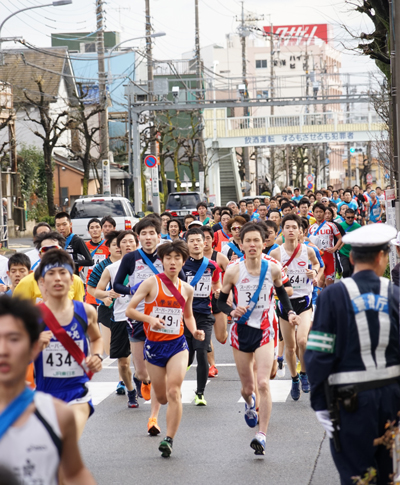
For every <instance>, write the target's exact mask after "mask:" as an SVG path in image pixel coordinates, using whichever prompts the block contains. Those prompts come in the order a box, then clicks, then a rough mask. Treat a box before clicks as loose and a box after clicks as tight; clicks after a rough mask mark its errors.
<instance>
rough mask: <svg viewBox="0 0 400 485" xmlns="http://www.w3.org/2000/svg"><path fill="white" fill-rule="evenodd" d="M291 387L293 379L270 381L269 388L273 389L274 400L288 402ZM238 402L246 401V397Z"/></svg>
mask: <svg viewBox="0 0 400 485" xmlns="http://www.w3.org/2000/svg"><path fill="white" fill-rule="evenodd" d="M291 387H292V381H291V380H284V381H270V383H269V388H270V390H271V397H272V402H286V399H287V398H288V395H289V392H290V389H291ZM238 402H240V403H244V399H243V398H242V397H241V398H240V399H239V401H238Z"/></svg>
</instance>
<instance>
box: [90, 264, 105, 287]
mask: <svg viewBox="0 0 400 485" xmlns="http://www.w3.org/2000/svg"><path fill="white" fill-rule="evenodd" d="M98 266H100V265H99V264H97V265H96V266H95V267H94V269H93V271H92V272H91V273H90V277H89V280H88V282H87V285H88V286H91V287H92V288H96V287H97V285H98V284H99V281H100V278H101V275H102V274H103V271H104V268H105V266H102V268H101V270H100V268H98Z"/></svg>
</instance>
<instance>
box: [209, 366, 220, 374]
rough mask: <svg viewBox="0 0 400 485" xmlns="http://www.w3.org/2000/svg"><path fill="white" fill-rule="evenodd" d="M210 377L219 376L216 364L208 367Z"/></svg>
mask: <svg viewBox="0 0 400 485" xmlns="http://www.w3.org/2000/svg"><path fill="white" fill-rule="evenodd" d="M208 377H218V369H217V368H216V367H215V365H212V366H210V368H209V369H208Z"/></svg>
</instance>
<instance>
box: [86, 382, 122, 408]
mask: <svg viewBox="0 0 400 485" xmlns="http://www.w3.org/2000/svg"><path fill="white" fill-rule="evenodd" d="M116 387H117V382H115V381H113V382H89V389H90V392H91V393H92V401H93V404H94V405H95V406H97V405H98V404H100V403H101V402H102V401H104V399H107V397H108V396H110V395H111V394H113V393H114V392H115V389H116Z"/></svg>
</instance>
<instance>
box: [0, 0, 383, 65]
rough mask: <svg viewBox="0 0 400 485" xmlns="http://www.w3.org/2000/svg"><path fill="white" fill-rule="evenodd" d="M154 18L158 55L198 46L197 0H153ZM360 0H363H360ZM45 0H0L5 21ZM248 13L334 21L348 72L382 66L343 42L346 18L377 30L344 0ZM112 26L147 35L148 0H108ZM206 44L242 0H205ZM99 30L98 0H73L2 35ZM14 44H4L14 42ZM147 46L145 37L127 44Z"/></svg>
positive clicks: (223, 29)
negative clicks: (163, 34)
mask: <svg viewBox="0 0 400 485" xmlns="http://www.w3.org/2000/svg"><path fill="white" fill-rule="evenodd" d="M150 1H151V16H152V24H153V27H154V30H155V31H156V32H159V31H164V32H166V34H167V35H166V36H165V37H161V38H158V39H155V46H154V58H156V59H174V58H181V55H182V52H185V51H188V50H190V49H192V48H193V47H194V0H150ZM354 1H355V2H356V1H357V0H354ZM47 2H48V0H46V1H44V0H43V1H42V2H41V1H40V0H0V6H1V8H0V21H2V20H4V18H5V17H6V16H7V15H9V14H10V13H11V12H15V11H16V10H18V9H21V8H24V7H27V6H31V5H39V4H40V3H47ZM244 7H245V13H252V14H254V15H255V16H262V15H264V20H263V21H260V22H259V24H258V25H259V27H262V26H263V25H267V24H269V23H270V22H272V23H273V24H274V25H298V24H314V23H328V24H331V25H333V26H334V46H335V47H336V48H338V49H340V50H341V51H342V52H343V56H342V64H343V67H342V72H353V73H354V72H366V71H371V70H376V68H375V63H374V62H373V61H372V60H370V59H368V58H365V57H361V56H359V55H354V54H352V53H351V52H349V51H346V49H344V48H343V46H342V45H341V43H344V44H345V45H347V46H354V45H356V43H357V41H356V42H355V41H352V40H351V36H350V35H349V34H348V33H347V32H346V31H345V30H344V29H343V28H342V27H341V26H342V24H346V26H347V27H348V28H349V29H350V30H351V31H352V32H355V33H358V32H361V31H363V32H371V31H372V24H371V22H370V21H369V19H368V18H367V17H366V16H365V15H361V14H359V13H357V12H354V11H352V10H351V8H350V6H349V5H347V4H346V2H345V1H344V0H277V1H266V0H252V1H246V2H245V4H244ZM105 10H106V14H105V18H106V28H107V30H116V31H119V32H120V33H121V40H125V39H129V38H132V37H138V36H142V35H144V23H145V14H144V12H145V0H108V1H107V4H106V5H105ZM199 10H200V42H201V45H203V46H204V45H208V44H213V43H220V44H224V41H225V35H226V34H227V33H230V32H234V31H235V29H236V27H237V25H238V23H237V21H236V16H237V17H238V18H239V17H240V13H241V2H240V1H239V0H199ZM94 30H96V16H95V1H94V0H73V4H72V5H68V6H62V7H47V8H43V9H36V10H31V11H28V12H25V13H21V14H18V15H17V16H15V17H14V18H12V19H10V20H9V21H7V22H6V24H5V26H4V28H3V30H2V32H1V34H2V36H17V35H18V36H20V35H22V36H23V37H24V38H25V39H26V40H27V41H29V42H30V43H32V44H34V45H37V46H41V47H44V46H49V45H50V42H51V41H50V34H51V33H57V32H58V33H61V32H75V31H77V32H92V31H94ZM11 45H12V44H10V43H7V44H3V48H4V47H11ZM140 45H142V46H143V41H140V40H139V41H134V42H128V43H127V44H126V46H140Z"/></svg>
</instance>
